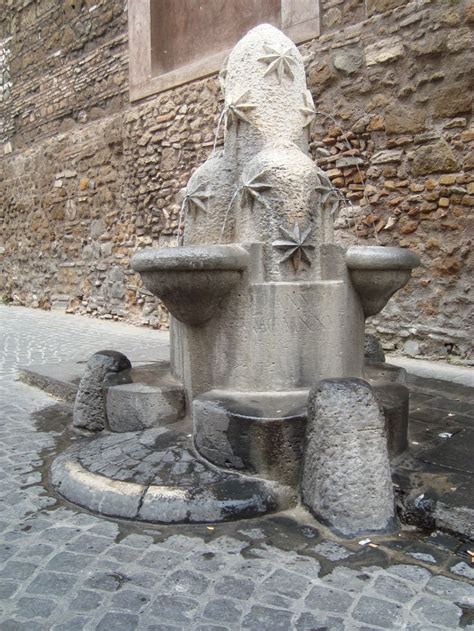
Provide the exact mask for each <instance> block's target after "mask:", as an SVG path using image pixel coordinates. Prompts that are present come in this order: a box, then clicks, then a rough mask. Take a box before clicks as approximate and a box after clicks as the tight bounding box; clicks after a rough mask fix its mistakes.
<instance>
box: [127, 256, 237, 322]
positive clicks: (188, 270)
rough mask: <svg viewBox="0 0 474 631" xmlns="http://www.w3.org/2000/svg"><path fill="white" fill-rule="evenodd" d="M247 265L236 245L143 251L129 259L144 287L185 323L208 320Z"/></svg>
mask: <svg viewBox="0 0 474 631" xmlns="http://www.w3.org/2000/svg"><path fill="white" fill-rule="evenodd" d="M248 264H249V254H248V252H247V250H245V249H244V248H242V247H240V246H239V245H207V246H183V247H175V248H146V249H144V250H142V251H141V252H138V253H137V254H135V256H134V257H133V258H132V261H131V265H132V268H133V269H134V270H135V271H136V272H139V273H140V275H141V277H142V279H143V282H144V284H145V286H146V287H147V289H149V290H150V291H151V292H152V294H153V295H155V296H158V298H160V300H162V301H163V302H164V304H165V305H166V307H167V308H168V310H169V311H170V313H171V314H172V315H173V316H174V317H175V318H177V319H178V320H180V321H181V322H184V323H185V324H189V325H193V326H199V325H201V324H204V322H207V321H208V320H210V319H211V318H212V316H213V315H214V314H215V313H216V311H217V309H218V307H219V305H220V303H221V302H222V300H223V299H224V298H225V297H226V295H227V294H228V293H229V292H230V291H231V290H232V289H233V288H234V287H235V286H236V285H237V283H238V282H239V281H240V279H241V277H242V273H243V272H244V271H245V270H246V269H247V267H248Z"/></svg>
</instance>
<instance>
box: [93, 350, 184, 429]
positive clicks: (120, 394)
mask: <svg viewBox="0 0 474 631" xmlns="http://www.w3.org/2000/svg"><path fill="white" fill-rule="evenodd" d="M105 385H106V388H107V392H106V408H107V421H108V427H109V429H110V430H111V431H112V432H135V431H140V430H143V429H148V428H150V427H160V426H162V425H168V424H169V423H174V422H176V421H179V420H180V419H182V418H183V416H184V414H185V397H184V388H183V384H182V383H181V382H180V381H178V379H176V378H175V377H174V375H172V374H171V371H170V365H169V362H155V363H154V364H149V365H145V366H139V367H136V368H133V369H131V370H125V371H122V372H121V373H118V374H115V375H110V376H109V377H108V379H107V381H106V384H105Z"/></svg>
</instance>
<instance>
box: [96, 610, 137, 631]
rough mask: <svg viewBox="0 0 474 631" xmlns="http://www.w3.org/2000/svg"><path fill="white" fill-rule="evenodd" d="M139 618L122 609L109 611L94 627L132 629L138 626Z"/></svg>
mask: <svg viewBox="0 0 474 631" xmlns="http://www.w3.org/2000/svg"><path fill="white" fill-rule="evenodd" d="M138 624H139V618H138V616H135V615H133V614H129V613H123V612H122V611H110V612H109V613H106V614H105V616H104V617H103V618H102V619H101V620H100V622H99V624H98V625H97V626H96V627H95V628H96V629H97V631H111V630H112V629H113V631H133V630H134V629H137V628H138Z"/></svg>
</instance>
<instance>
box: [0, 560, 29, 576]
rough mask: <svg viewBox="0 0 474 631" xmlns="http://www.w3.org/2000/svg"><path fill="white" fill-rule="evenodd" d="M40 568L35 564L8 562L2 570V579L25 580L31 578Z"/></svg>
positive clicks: (0, 574)
mask: <svg viewBox="0 0 474 631" xmlns="http://www.w3.org/2000/svg"><path fill="white" fill-rule="evenodd" d="M37 569H38V566H37V565H35V564H33V563H22V562H19V561H8V563H6V565H5V567H4V568H3V569H2V570H0V577H1V578H12V579H16V580H19V581H20V580H24V579H26V578H29V577H30V576H31V575H32V574H33V572H35V570H37Z"/></svg>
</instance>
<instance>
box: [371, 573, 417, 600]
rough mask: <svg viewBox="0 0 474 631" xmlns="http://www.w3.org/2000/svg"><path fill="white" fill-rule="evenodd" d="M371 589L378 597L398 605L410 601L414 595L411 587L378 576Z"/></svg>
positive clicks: (389, 577)
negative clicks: (393, 601)
mask: <svg viewBox="0 0 474 631" xmlns="http://www.w3.org/2000/svg"><path fill="white" fill-rule="evenodd" d="M372 589H373V591H374V592H376V593H377V594H378V595H379V596H384V597H385V598H388V599H389V600H395V601H397V602H399V603H405V602H407V601H408V600H411V599H412V598H413V597H414V596H415V594H416V591H415V590H414V589H413V587H411V586H410V585H408V584H407V583H404V582H403V581H400V580H398V579H396V578H393V577H391V576H379V577H378V578H377V579H376V581H375V583H374V585H373V587H372Z"/></svg>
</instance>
